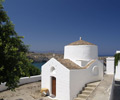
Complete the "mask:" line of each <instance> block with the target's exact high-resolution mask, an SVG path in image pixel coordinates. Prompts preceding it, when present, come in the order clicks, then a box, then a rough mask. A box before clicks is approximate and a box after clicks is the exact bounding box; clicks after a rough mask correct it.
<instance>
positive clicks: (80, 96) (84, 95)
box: [78, 94, 89, 99]
mask: <svg viewBox="0 0 120 100" xmlns="http://www.w3.org/2000/svg"><path fill="white" fill-rule="evenodd" d="M88 96H89V95H87V94H78V97H79V98H84V99H87V97H88Z"/></svg>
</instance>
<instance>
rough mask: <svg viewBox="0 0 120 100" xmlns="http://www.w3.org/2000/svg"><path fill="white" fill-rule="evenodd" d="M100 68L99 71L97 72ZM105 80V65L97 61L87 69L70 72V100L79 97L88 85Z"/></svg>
mask: <svg viewBox="0 0 120 100" xmlns="http://www.w3.org/2000/svg"><path fill="white" fill-rule="evenodd" d="M97 67H98V70H96V69H97ZM102 79H103V64H102V63H101V62H100V61H98V60H97V61H96V62H95V63H93V64H92V65H91V66H90V67H89V68H87V69H80V70H71V71H70V100H73V99H74V98H75V97H77V94H78V93H79V92H80V91H81V90H82V88H83V87H84V86H85V84H86V83H89V82H93V81H98V80H102Z"/></svg>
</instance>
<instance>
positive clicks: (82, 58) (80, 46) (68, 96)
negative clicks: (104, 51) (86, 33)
mask: <svg viewBox="0 0 120 100" xmlns="http://www.w3.org/2000/svg"><path fill="white" fill-rule="evenodd" d="M102 79H103V63H102V62H101V61H99V60H98V47H97V45H95V44H92V43H89V42H86V41H84V40H82V39H81V38H80V40H78V41H76V42H73V43H70V44H68V45H66V46H65V47H64V58H63V59H59V60H56V59H55V58H51V59H50V60H49V61H48V62H47V63H45V64H44V65H43V66H42V88H47V89H48V90H49V96H51V95H54V99H58V100H74V98H76V97H77V94H78V93H79V92H80V91H81V90H82V88H83V87H84V86H85V84H87V83H90V82H95V81H99V80H102Z"/></svg>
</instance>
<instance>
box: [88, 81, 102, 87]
mask: <svg viewBox="0 0 120 100" xmlns="http://www.w3.org/2000/svg"><path fill="white" fill-rule="evenodd" d="M99 83H100V82H99V81H98V82H93V83H89V84H87V87H97V86H98V84H99Z"/></svg>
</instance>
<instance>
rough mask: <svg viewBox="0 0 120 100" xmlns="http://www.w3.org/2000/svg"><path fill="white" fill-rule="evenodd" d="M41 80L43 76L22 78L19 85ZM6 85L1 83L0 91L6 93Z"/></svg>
mask: <svg viewBox="0 0 120 100" xmlns="http://www.w3.org/2000/svg"><path fill="white" fill-rule="evenodd" d="M40 80H41V75H36V76H31V77H22V78H20V83H19V84H18V85H22V84H26V83H32V82H36V81H40ZM5 84H6V83H1V85H0V91H4V90H6V89H7V87H6V86H5Z"/></svg>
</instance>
